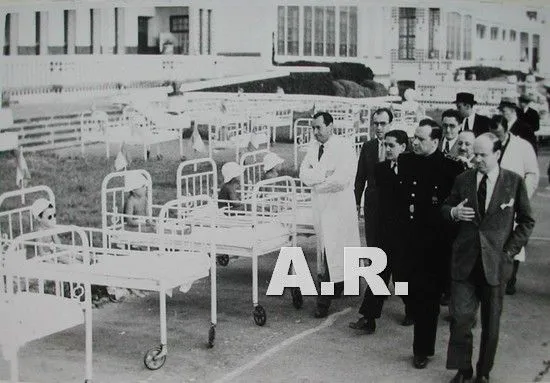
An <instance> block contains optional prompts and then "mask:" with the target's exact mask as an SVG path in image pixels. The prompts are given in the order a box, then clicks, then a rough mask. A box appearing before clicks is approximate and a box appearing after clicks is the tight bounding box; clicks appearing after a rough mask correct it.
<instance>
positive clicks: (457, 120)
mask: <svg viewBox="0 0 550 383" xmlns="http://www.w3.org/2000/svg"><path fill="white" fill-rule="evenodd" d="M461 122H462V117H461V116H460V113H459V112H458V110H454V109H447V110H446V111H444V112H443V115H442V116H441V127H442V128H443V139H442V140H441V142H440V143H439V150H441V151H442V152H443V154H445V155H446V156H447V157H450V158H456V157H457V155H458V145H457V142H458V133H459V132H460V130H461V128H462V124H461Z"/></svg>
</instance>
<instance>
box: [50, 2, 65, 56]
mask: <svg viewBox="0 0 550 383" xmlns="http://www.w3.org/2000/svg"><path fill="white" fill-rule="evenodd" d="M64 25H65V18H64V13H63V10H62V9H52V10H49V11H48V27H47V28H48V46H49V47H63V46H64V45H65V31H64Z"/></svg>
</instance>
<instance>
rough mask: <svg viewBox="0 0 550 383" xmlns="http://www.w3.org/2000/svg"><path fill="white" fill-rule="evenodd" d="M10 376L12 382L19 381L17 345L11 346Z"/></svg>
mask: <svg viewBox="0 0 550 383" xmlns="http://www.w3.org/2000/svg"><path fill="white" fill-rule="evenodd" d="M10 376H11V381H12V382H13V383H16V382H19V361H18V360H17V346H15V345H14V346H13V350H12V356H11V360H10Z"/></svg>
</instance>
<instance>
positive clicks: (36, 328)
mask: <svg viewBox="0 0 550 383" xmlns="http://www.w3.org/2000/svg"><path fill="white" fill-rule="evenodd" d="M11 298H12V300H11V301H10V302H9V303H6V302H5V301H4V300H1V301H0V318H4V319H6V318H10V319H11V320H13V321H14V322H12V323H13V325H14V328H13V329H11V328H10V327H9V325H8V324H7V323H6V322H7V321H2V323H3V324H2V326H0V346H2V351H3V353H4V357H5V358H4V359H8V358H9V357H10V355H9V350H10V348H11V349H13V347H19V346H22V345H24V344H25V343H27V342H30V341H32V340H35V339H40V338H43V337H45V336H48V335H51V334H55V333H56V332H59V331H63V330H66V329H68V328H71V327H74V326H77V325H79V324H82V323H84V311H83V310H82V307H83V306H82V305H81V304H80V303H79V302H78V301H75V300H69V299H67V298H60V297H58V296H55V295H50V294H37V293H26V292H20V293H17V294H15V295H13V296H12V297H11Z"/></svg>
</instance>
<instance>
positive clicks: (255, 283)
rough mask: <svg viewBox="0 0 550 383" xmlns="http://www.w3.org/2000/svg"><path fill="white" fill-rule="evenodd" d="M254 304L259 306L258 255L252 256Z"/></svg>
mask: <svg viewBox="0 0 550 383" xmlns="http://www.w3.org/2000/svg"><path fill="white" fill-rule="evenodd" d="M252 304H253V305H254V307H256V305H258V255H256V254H252Z"/></svg>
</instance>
